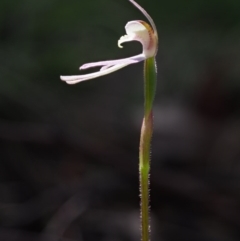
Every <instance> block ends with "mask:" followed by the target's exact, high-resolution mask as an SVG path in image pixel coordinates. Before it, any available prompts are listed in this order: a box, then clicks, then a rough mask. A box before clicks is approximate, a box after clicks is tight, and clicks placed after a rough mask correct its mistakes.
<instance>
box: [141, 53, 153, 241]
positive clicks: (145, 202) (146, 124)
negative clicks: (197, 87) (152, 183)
mask: <svg viewBox="0 0 240 241" xmlns="http://www.w3.org/2000/svg"><path fill="white" fill-rule="evenodd" d="M155 91H156V65H155V58H154V57H152V58H148V59H146V60H145V63H144V95H145V104H144V118H143V123H142V129H141V138H140V148H139V152H140V153H139V175H140V177H139V179H140V198H141V231H142V241H149V240H150V239H149V236H150V222H149V171H150V148H151V139H152V133H153V114H152V107H153V101H154V96H155Z"/></svg>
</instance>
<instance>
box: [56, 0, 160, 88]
mask: <svg viewBox="0 0 240 241" xmlns="http://www.w3.org/2000/svg"><path fill="white" fill-rule="evenodd" d="M129 1H130V2H131V3H132V4H133V5H134V6H135V7H137V8H138V9H139V10H140V11H141V12H142V13H143V14H144V15H145V17H146V18H147V19H148V21H149V22H150V25H149V24H148V23H146V22H144V21H141V20H136V21H130V22H128V23H127V24H126V26H125V30H126V35H124V36H122V37H121V38H120V39H119V40H118V46H119V47H120V48H122V44H123V43H125V42H130V41H139V42H140V43H141V44H142V53H141V54H138V55H135V56H132V57H128V58H124V59H117V60H107V61H99V62H95V63H87V64H84V65H82V66H81V67H80V70H82V69H88V68H92V67H98V66H99V67H101V69H100V70H99V71H97V72H94V73H91V74H84V75H71V76H60V78H61V80H63V81H65V82H66V83H68V84H76V83H78V82H81V81H85V80H89V79H94V78H97V77H100V76H103V75H107V74H110V73H112V72H114V71H117V70H119V69H121V68H124V67H126V66H128V65H130V64H135V63H138V62H141V61H144V60H145V59H147V58H150V57H154V56H155V55H156V53H157V45H158V35H157V29H156V26H155V24H154V22H153V20H152V18H151V17H150V15H149V14H148V13H147V12H146V11H145V10H144V9H143V8H142V7H141V6H140V5H139V4H137V3H136V2H135V1H134V0H129Z"/></svg>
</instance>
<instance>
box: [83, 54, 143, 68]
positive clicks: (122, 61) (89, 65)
mask: <svg viewBox="0 0 240 241" xmlns="http://www.w3.org/2000/svg"><path fill="white" fill-rule="evenodd" d="M143 60H145V56H144V55H143V54H138V55H136V56H132V57H129V58H124V59H116V60H107V61H98V62H94V63H87V64H83V65H82V66H81V67H80V68H79V69H80V70H82V69H88V68H93V67H98V66H105V65H106V66H109V65H110V66H113V65H116V64H134V63H138V62H140V61H143Z"/></svg>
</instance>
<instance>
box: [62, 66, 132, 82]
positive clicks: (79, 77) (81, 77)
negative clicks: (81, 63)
mask: <svg viewBox="0 0 240 241" xmlns="http://www.w3.org/2000/svg"><path fill="white" fill-rule="evenodd" d="M127 65H129V63H127V64H117V65H114V66H111V67H109V68H107V69H104V70H102V71H98V72H94V73H91V74H84V75H71V76H60V78H61V80H63V81H65V82H66V83H68V84H76V83H79V82H82V81H86V80H89V79H95V78H98V77H100V76H103V75H107V74H110V73H112V72H114V71H117V70H119V69H121V68H124V67H126V66H127Z"/></svg>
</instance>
